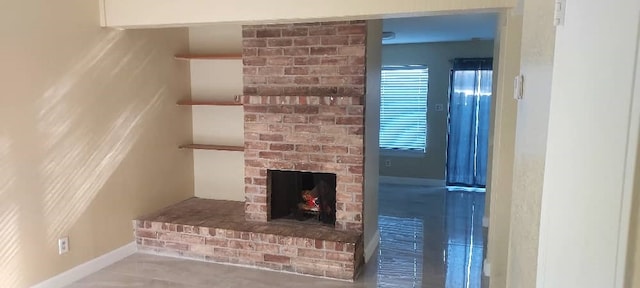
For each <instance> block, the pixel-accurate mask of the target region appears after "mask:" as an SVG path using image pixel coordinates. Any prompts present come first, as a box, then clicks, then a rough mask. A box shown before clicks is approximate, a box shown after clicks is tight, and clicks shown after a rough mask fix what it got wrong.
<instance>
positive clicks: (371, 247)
mask: <svg viewBox="0 0 640 288" xmlns="http://www.w3.org/2000/svg"><path fill="white" fill-rule="evenodd" d="M379 244H380V230H378V229H376V233H374V234H373V237H371V239H369V242H367V243H366V244H365V246H364V262H365V263H367V262H369V259H371V256H373V253H376V248H378V245H379Z"/></svg>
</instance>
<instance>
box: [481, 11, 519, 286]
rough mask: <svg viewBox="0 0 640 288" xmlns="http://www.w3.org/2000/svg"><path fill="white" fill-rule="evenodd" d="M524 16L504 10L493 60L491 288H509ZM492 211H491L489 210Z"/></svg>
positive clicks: (489, 199)
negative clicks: (517, 88) (517, 78)
mask: <svg viewBox="0 0 640 288" xmlns="http://www.w3.org/2000/svg"><path fill="white" fill-rule="evenodd" d="M521 38H522V15H517V14H516V13H514V12H512V11H510V10H509V11H505V12H504V13H503V14H502V15H501V16H500V27H499V29H498V39H497V41H496V43H497V44H498V43H499V45H496V46H497V48H498V49H497V50H498V52H497V53H498V55H499V56H498V57H496V58H495V59H494V63H495V65H494V72H497V77H496V78H495V79H494V80H495V81H494V84H495V90H494V91H495V94H494V95H496V96H495V97H494V102H493V103H492V104H493V105H494V106H493V109H492V113H493V115H494V116H493V117H492V119H493V123H492V127H491V135H492V136H490V138H491V139H493V141H490V150H489V151H490V153H489V158H490V159H491V162H490V165H491V166H490V167H491V168H490V169H488V175H487V183H488V184H487V195H486V197H487V201H486V202H485V215H488V217H489V223H490V225H489V237H488V242H487V254H486V258H487V259H488V262H489V263H490V264H491V278H490V285H491V286H490V287H495V288H497V287H507V286H506V280H507V259H508V254H507V249H505V247H508V246H509V225H510V218H511V193H512V185H513V156H514V146H515V132H516V121H515V119H516V114H517V102H516V100H515V99H514V98H513V91H514V90H513V88H514V87H513V79H514V77H515V76H516V75H518V74H519V73H520V41H521ZM489 212H490V213H489Z"/></svg>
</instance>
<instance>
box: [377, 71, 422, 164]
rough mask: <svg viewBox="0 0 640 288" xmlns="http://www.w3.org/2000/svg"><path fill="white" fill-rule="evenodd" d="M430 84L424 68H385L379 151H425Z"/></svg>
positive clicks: (382, 81) (382, 82) (383, 72)
mask: <svg viewBox="0 0 640 288" xmlns="http://www.w3.org/2000/svg"><path fill="white" fill-rule="evenodd" d="M428 82H429V69H428V68H427V67H426V66H424V65H406V66H383V67H382V80H381V83H380V86H381V93H380V94H381V101H380V102H381V103H380V149H385V150H398V151H416V152H425V151H426V148H427V89H428Z"/></svg>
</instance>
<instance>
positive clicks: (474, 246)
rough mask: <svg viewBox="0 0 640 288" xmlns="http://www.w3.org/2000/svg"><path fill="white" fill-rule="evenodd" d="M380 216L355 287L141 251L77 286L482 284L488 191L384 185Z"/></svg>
mask: <svg viewBox="0 0 640 288" xmlns="http://www.w3.org/2000/svg"><path fill="white" fill-rule="evenodd" d="M379 214H380V215H379V228H380V234H381V242H380V247H379V251H377V253H376V255H375V256H374V257H373V258H372V259H371V260H370V261H369V263H367V264H366V266H365V269H364V271H363V274H362V276H361V277H360V278H359V279H358V280H357V281H356V282H355V283H349V282H341V281H334V280H328V279H320V278H313V277H307V276H300V275H293V274H285V273H279V272H272V271H266V270H258V269H252V268H244V267H236V266H229V265H222V264H214V263H204V262H197V261H191V260H184V259H175V258H166V257H160V256H153V255H145V254H135V255H132V256H130V257H127V258H125V259H123V260H122V261H120V262H117V263H115V264H113V265H111V266H109V267H107V268H105V269H103V270H101V271H98V272H97V273H95V274H93V275H90V276H88V277H87V278H84V279H82V280H80V281H78V282H76V283H74V284H73V285H71V286H69V287H71V288H78V287H96V288H109V287H190V288H196V287H197V288H203V287H257V288H261V287H265V288H266V287H283V288H288V287H328V288H332V287H336V288H337V287H345V288H347V287H349V288H351V287H378V288H387V287H402V288H405V287H425V288H480V287H481V282H482V277H481V271H482V260H483V258H484V257H483V250H484V249H483V248H484V240H483V232H482V215H484V193H474V192H459V191H452V192H448V191H447V190H445V189H444V188H429V187H421V186H409V185H391V184H382V185H381V186H380V208H379Z"/></svg>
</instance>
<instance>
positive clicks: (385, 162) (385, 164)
mask: <svg viewBox="0 0 640 288" xmlns="http://www.w3.org/2000/svg"><path fill="white" fill-rule="evenodd" d="M384 166H385V167H391V160H389V159H387V160H385V161H384Z"/></svg>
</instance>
